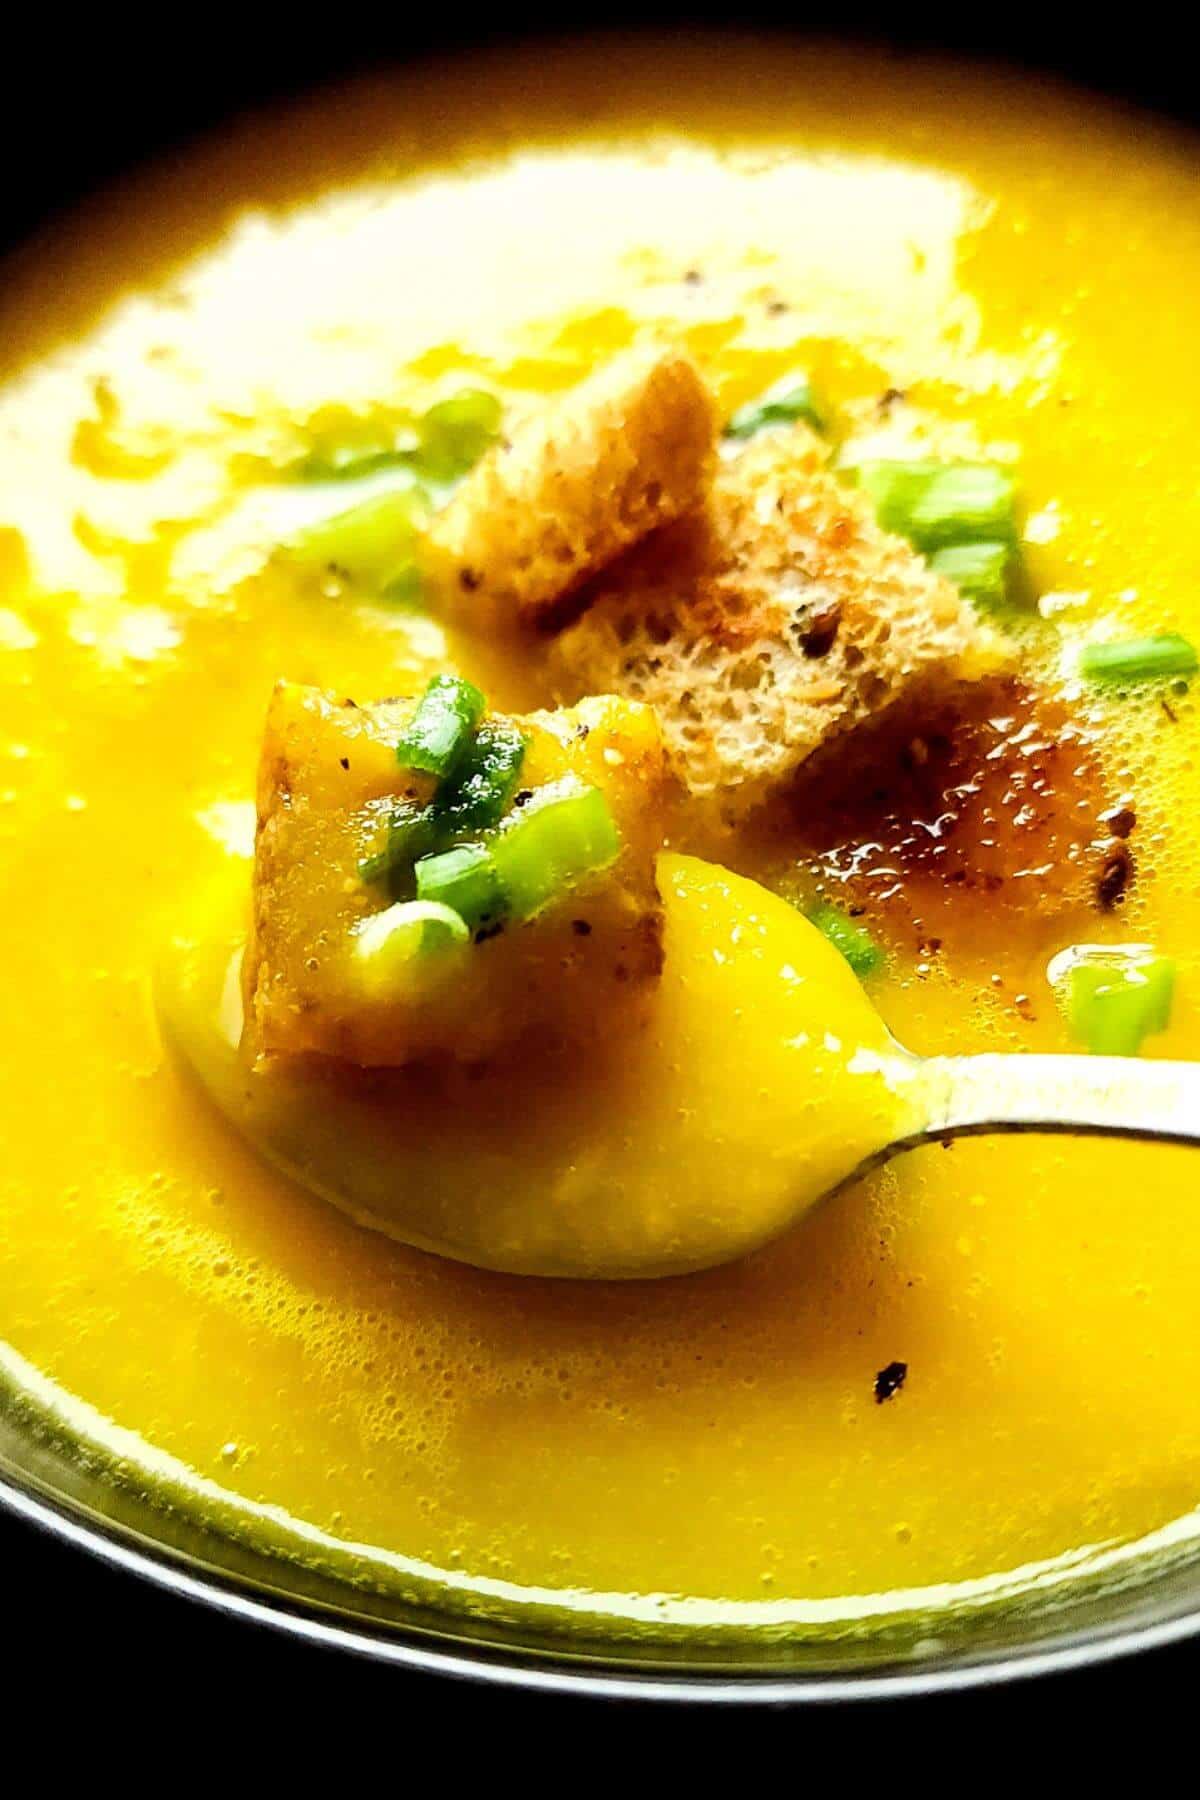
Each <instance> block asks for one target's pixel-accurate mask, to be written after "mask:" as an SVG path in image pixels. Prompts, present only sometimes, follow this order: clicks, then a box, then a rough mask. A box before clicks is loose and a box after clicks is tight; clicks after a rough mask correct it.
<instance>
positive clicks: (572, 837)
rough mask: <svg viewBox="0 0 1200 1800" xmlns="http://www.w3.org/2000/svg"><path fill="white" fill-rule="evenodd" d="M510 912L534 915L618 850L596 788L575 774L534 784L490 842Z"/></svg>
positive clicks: (604, 802)
mask: <svg viewBox="0 0 1200 1800" xmlns="http://www.w3.org/2000/svg"><path fill="white" fill-rule="evenodd" d="M490 848H491V854H492V860H493V862H494V864H495V868H496V872H497V874H498V875H499V877H500V881H501V883H502V885H503V888H504V892H505V895H506V897H507V899H508V903H509V905H510V907H511V908H512V911H513V912H514V913H515V914H516V916H517V917H518V918H520V919H528V918H532V917H533V915H534V914H535V913H538V912H540V911H541V910H542V908H543V907H544V906H547V905H548V904H549V903H550V901H552V900H554V899H555V898H556V897H557V896H558V895H559V894H560V893H561V892H562V891H563V890H564V889H565V888H568V887H570V886H572V885H573V884H574V883H575V882H577V881H579V880H580V879H581V878H582V877H583V876H585V875H589V874H591V872H592V871H593V870H595V869H602V868H606V867H607V866H608V865H609V863H612V862H614V861H615V860H616V858H617V856H618V855H619V854H620V849H621V839H620V836H619V834H618V831H617V827H616V825H615V823H614V821H613V816H612V813H611V812H610V811H609V806H608V801H607V800H606V799H605V797H604V795H603V794H602V793H601V791H600V789H599V788H595V787H584V786H583V785H582V783H580V782H579V781H577V780H576V779H575V777H574V776H566V777H564V779H563V780H561V781H555V782H551V783H550V784H549V785H548V786H547V787H543V788H538V789H537V790H536V792H535V793H534V794H533V795H532V797H531V798H530V800H529V801H528V802H527V803H526V805H525V806H523V807H521V808H520V810H519V811H517V812H513V813H510V814H509V817H508V820H507V822H506V823H505V825H504V827H503V828H502V829H501V830H500V831H499V832H497V834H496V836H495V837H494V838H493V839H492V840H491V844H490Z"/></svg>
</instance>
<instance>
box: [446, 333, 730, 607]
mask: <svg viewBox="0 0 1200 1800" xmlns="http://www.w3.org/2000/svg"><path fill="white" fill-rule="evenodd" d="M716 436H717V414H716V408H715V405H714V402H713V397H712V395H711V393H710V391H709V389H708V387H707V385H706V384H705V382H704V380H703V379H702V377H701V376H700V374H699V372H698V371H697V369H696V367H695V365H694V364H693V363H692V362H691V361H690V359H689V358H688V357H687V356H685V355H683V354H682V353H681V352H679V351H677V350H658V351H655V352H652V353H648V352H639V353H631V354H630V355H628V356H624V357H619V358H617V359H616V360H615V361H614V362H612V363H609V364H606V365H605V367H604V368H603V369H601V370H600V371H599V372H598V373H597V374H595V375H592V376H590V377H589V378H588V379H587V380H586V381H584V382H582V383H580V385H579V386H578V387H576V388H572V389H571V390H570V391H569V392H568V393H566V394H564V395H563V396H562V397H561V398H559V399H558V400H556V401H554V402H552V403H551V404H550V405H549V406H546V407H544V408H542V409H540V410H539V411H538V412H537V413H535V414H534V415H532V416H531V417H530V418H529V419H528V420H526V421H525V422H524V423H522V424H521V425H519V426H518V427H517V429H516V430H515V431H514V432H513V435H512V437H511V439H509V440H506V441H504V442H502V443H500V444H498V445H497V446H496V447H495V448H494V449H493V450H492V451H490V452H489V453H488V455H487V456H485V457H484V459H483V461H482V462H481V463H480V464H479V465H478V466H477V467H476V468H475V469H474V470H473V471H472V473H471V474H470V475H469V476H468V477H467V479H466V480H465V481H464V482H463V484H462V486H461V487H460V488H459V490H458V492H457V493H456V494H455V495H454V497H453V499H452V500H451V501H450V503H449V505H448V506H447V507H446V508H445V510H444V511H443V512H442V513H441V514H439V516H438V517H437V518H436V519H435V520H434V522H433V524H432V526H431V528H430V531H429V534H428V540H427V570H426V573H427V576H428V578H429V580H430V581H431V583H432V585H433V586H434V588H435V590H436V591H437V592H438V593H439V595H440V596H441V599H442V603H443V606H444V607H445V608H446V610H447V611H448V612H449V613H450V614H451V615H452V616H456V617H458V618H459V619H460V620H461V621H462V622H464V623H469V624H477V625H480V626H486V627H489V628H491V627H495V626H497V625H504V624H513V623H531V622H537V621H538V620H539V619H540V618H541V616H542V615H543V614H544V613H545V612H546V611H547V610H548V609H549V608H551V607H552V606H553V605H554V603H555V602H556V601H558V600H560V599H561V598H562V597H563V596H564V595H565V594H568V593H569V592H570V591H571V590H572V589H573V588H575V587H577V586H578V585H579V583H580V582H582V581H583V580H584V579H585V578H586V577H588V576H589V575H592V574H594V573H596V572H597V571H598V570H600V569H603V568H604V567H605V566H606V565H607V564H608V563H610V562H611V561H612V560H613V558H614V557H616V556H618V555H619V554H620V553H621V552H622V551H623V550H626V549H628V547H629V546H630V545H631V544H635V543H636V542H637V541H638V539H639V538H642V537H644V536H645V535H646V533H647V532H650V531H653V530H655V529H657V528H658V527H660V526H662V525H666V524H669V523H670V522H671V521H672V520H674V519H677V518H679V517H680V516H681V515H682V514H683V513H686V512H688V511H691V510H692V509H693V508H695V507H696V506H697V505H699V504H700V502H701V500H702V498H703V496H704V493H705V491H706V489H707V488H708V485H709V483H710V481H711V479H712V473H713V466H714V462H715V445H716Z"/></svg>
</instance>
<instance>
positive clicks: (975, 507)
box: [854, 462, 1016, 550]
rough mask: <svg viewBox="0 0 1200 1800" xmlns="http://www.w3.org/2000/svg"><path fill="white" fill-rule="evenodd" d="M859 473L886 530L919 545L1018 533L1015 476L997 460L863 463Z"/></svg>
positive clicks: (982, 540)
mask: <svg viewBox="0 0 1200 1800" xmlns="http://www.w3.org/2000/svg"><path fill="white" fill-rule="evenodd" d="M854 472H855V473H856V475H857V478H858V483H859V486H860V487H862V488H863V489H864V490H865V491H866V492H867V493H868V494H869V495H870V497H871V500H872V502H873V504H874V507H875V512H876V515H877V517H878V519H879V523H880V524H881V525H882V526H883V528H884V530H885V531H894V532H896V533H898V535H899V536H900V537H906V538H908V539H909V541H910V542H911V543H913V544H915V545H916V547H917V549H918V550H940V549H943V548H944V547H945V546H946V545H947V544H975V543H988V542H992V543H996V542H1012V541H1013V540H1014V539H1015V537H1016V519H1015V516H1014V510H1013V491H1014V489H1013V478H1012V476H1011V474H1010V473H1009V472H1008V470H1007V469H1001V468H998V467H997V465H996V464H995V463H969V462H864V463H859V464H858V465H857V468H856V470H855V471H854Z"/></svg>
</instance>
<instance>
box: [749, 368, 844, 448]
mask: <svg viewBox="0 0 1200 1800" xmlns="http://www.w3.org/2000/svg"><path fill="white" fill-rule="evenodd" d="M797 419H803V420H804V421H805V423H806V424H809V425H811V426H812V427H813V429H814V430H815V431H824V429H825V419H824V415H823V414H822V412H821V409H820V407H819V406H818V405H817V403H816V400H815V399H814V398H813V391H812V388H811V387H810V385H809V383H808V381H807V380H806V379H805V378H804V377H803V376H801V377H797V376H795V375H785V376H784V378H783V380H782V381H777V382H776V383H775V386H774V387H771V388H768V389H767V391H766V393H765V394H764V395H763V396H762V398H761V399H759V400H751V401H750V402H749V403H748V404H747V405H745V406H739V407H738V409H737V411H736V412H735V413H733V414H732V415H731V417H730V419H729V422H728V424H727V425H726V427H725V436H726V437H731V438H748V437H753V436H754V434H755V432H756V431H762V430H764V429H765V427H766V426H768V425H792V424H795V422H796V420H797Z"/></svg>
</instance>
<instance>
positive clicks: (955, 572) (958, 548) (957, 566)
mask: <svg viewBox="0 0 1200 1800" xmlns="http://www.w3.org/2000/svg"><path fill="white" fill-rule="evenodd" d="M1011 554H1012V551H1011V548H1010V546H1009V545H1008V544H991V543H987V542H984V543H979V544H947V545H946V547H945V548H944V549H942V550H935V551H934V553H933V555H932V556H931V557H930V558H929V566H930V568H931V569H933V570H934V571H935V572H936V573H937V574H938V575H944V576H945V578H946V580H947V581H952V582H953V583H954V585H955V587H956V588H957V589H958V591H959V593H960V594H962V595H964V596H965V598H966V599H968V600H981V601H999V600H1003V599H1004V595H1005V591H1006V587H1007V575H1008V563H1009V558H1010V556H1011Z"/></svg>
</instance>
